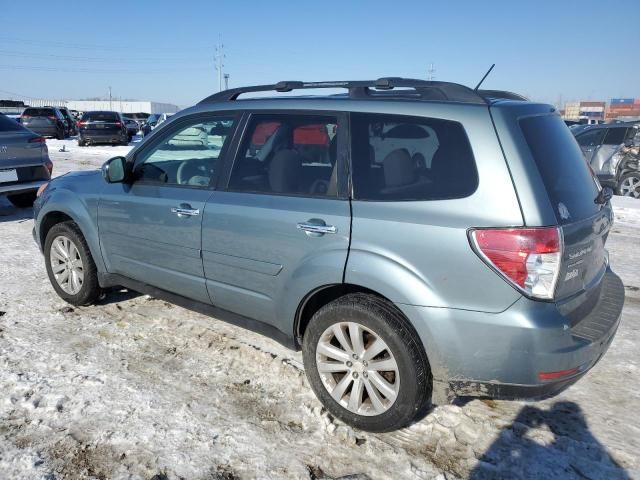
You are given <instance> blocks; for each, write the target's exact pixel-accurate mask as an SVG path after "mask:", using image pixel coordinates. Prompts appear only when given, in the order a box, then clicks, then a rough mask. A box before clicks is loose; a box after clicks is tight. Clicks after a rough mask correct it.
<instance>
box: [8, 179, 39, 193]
mask: <svg viewBox="0 0 640 480" xmlns="http://www.w3.org/2000/svg"><path fill="white" fill-rule="evenodd" d="M48 181H49V180H34V181H32V182H26V183H14V184H10V185H3V184H1V183H0V195H6V194H10V193H24V192H27V191H29V190H37V189H38V188H40V186H41V185H44V184H45V183H47V182H48Z"/></svg>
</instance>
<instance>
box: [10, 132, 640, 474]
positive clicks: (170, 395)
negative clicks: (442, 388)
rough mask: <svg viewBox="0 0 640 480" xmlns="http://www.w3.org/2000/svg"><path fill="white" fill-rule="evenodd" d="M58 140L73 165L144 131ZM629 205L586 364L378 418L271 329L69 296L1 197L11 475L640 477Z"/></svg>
mask: <svg viewBox="0 0 640 480" xmlns="http://www.w3.org/2000/svg"><path fill="white" fill-rule="evenodd" d="M47 143H48V145H49V151H50V155H51V157H52V159H53V160H54V162H55V167H54V172H55V173H56V174H62V173H64V172H66V171H69V170H73V169H87V168H96V167H99V166H100V164H101V163H102V162H103V161H104V160H106V159H108V158H110V157H112V156H115V155H122V154H124V153H125V152H126V151H127V150H128V148H130V147H77V145H76V144H75V142H74V141H72V140H65V141H55V140H53V141H47ZM62 145H65V147H66V150H67V152H59V151H58V150H59V149H60V148H62ZM614 206H615V210H616V214H617V220H616V223H615V225H614V227H613V230H612V233H611V235H610V238H609V243H608V246H609V250H610V253H611V262H612V264H613V266H614V269H616V271H617V272H618V273H619V274H620V275H621V276H622V279H623V281H624V284H625V286H626V289H627V292H626V293H627V299H626V304H625V308H624V312H623V317H624V318H623V322H622V325H621V327H620V330H619V332H618V335H617V337H616V339H615V340H614V342H613V344H612V346H611V348H610V349H609V352H608V353H607V355H606V356H605V357H604V358H603V360H602V361H601V362H600V363H599V364H598V365H597V366H596V367H595V368H594V369H593V370H592V371H591V372H590V373H589V374H588V375H587V376H586V377H585V378H583V379H582V380H581V381H580V382H578V383H577V384H576V385H575V386H573V387H571V388H570V389H569V390H567V391H566V392H564V393H563V394H561V395H560V396H558V397H555V398H552V399H549V400H546V401H543V402H529V403H527V402H502V401H479V400H473V401H469V402H466V403H465V402H460V403H459V404H458V405H452V406H443V407H437V408H435V410H434V411H433V412H432V413H431V414H430V415H429V416H427V417H426V418H425V419H423V420H422V421H421V422H419V423H417V424H415V425H413V426H411V427H409V428H407V429H404V430H402V431H399V432H395V433H389V434H383V435H376V434H368V433H365V432H361V431H357V430H354V429H352V428H350V427H347V426H345V425H344V424H342V423H341V422H339V421H338V420H335V419H333V418H332V417H331V416H330V415H328V414H327V412H325V411H324V409H323V408H322V407H321V405H320V404H319V402H318V401H317V400H316V399H315V397H314V395H313V394H312V392H311V390H310V388H309V385H308V383H307V381H306V379H305V376H304V372H303V371H302V365H301V358H300V355H299V354H297V353H294V352H291V351H289V350H287V349H285V348H283V347H281V346H280V345H278V344H277V343H275V342H273V341H271V340H269V339H267V338H265V337H261V336H259V335H257V334H254V333H251V332H248V331H244V330H242V329H240V328H236V327H233V326H231V325H228V324H225V323H223V322H220V321H218V320H215V319H212V318H208V317H204V316H202V315H199V314H196V313H192V312H189V311H187V310H184V309H182V308H179V307H176V306H172V305H169V304H167V303H165V302H162V301H159V300H155V299H151V298H149V297H146V296H140V295H136V294H134V293H129V292H112V293H110V294H109V295H108V296H107V297H106V298H105V299H104V300H103V301H102V302H101V304H100V305H96V306H92V307H83V308H72V307H70V306H68V305H67V304H65V303H64V302H63V301H61V300H60V299H59V298H58V297H57V296H56V294H55V293H54V291H53V289H52V288H51V286H50V285H49V281H48V279H47V276H46V273H45V270H44V266H43V260H42V257H41V255H40V252H39V251H38V249H37V247H36V246H35V245H34V244H33V242H32V239H31V228H32V222H31V219H30V217H31V211H30V210H28V209H23V210H19V209H15V208H13V207H11V206H10V204H9V203H8V202H7V201H6V200H5V199H0V235H1V238H2V242H1V243H0V258H2V263H1V264H0V479H2V480H4V479H17V480H22V479H25V480H26V479H30V480H31V479H46V480H54V479H57V480H61V479H67V478H68V479H151V478H153V479H154V480H162V479H170V480H174V479H179V478H184V479H189V480H190V479H235V478H272V479H286V478H295V479H301V478H311V479H329V478H340V477H344V478H351V479H355V478H361V479H365V478H371V479H387V478H389V479H405V478H406V479H412V478H416V479H430V478H439V479H444V478H447V479H451V478H474V479H483V478H501V479H502V478H504V479H510V478H532V479H537V478H545V479H552V478H563V479H564V478H569V479H584V478H589V479H626V478H640V457H639V455H638V452H639V451H640V417H639V416H638V415H637V410H638V407H640V377H639V373H640V365H639V357H638V348H637V345H638V344H639V343H640V289H639V287H640V272H639V269H638V267H639V266H640V251H639V248H638V247H639V246H640V242H639V241H638V239H639V235H640V201H638V200H633V199H626V198H625V199H623V198H614ZM346 476H348V477H346Z"/></svg>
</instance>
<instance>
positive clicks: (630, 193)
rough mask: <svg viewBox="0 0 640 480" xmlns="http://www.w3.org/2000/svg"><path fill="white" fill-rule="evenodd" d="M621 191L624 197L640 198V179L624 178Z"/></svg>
mask: <svg viewBox="0 0 640 480" xmlns="http://www.w3.org/2000/svg"><path fill="white" fill-rule="evenodd" d="M621 190H622V194H623V195H624V196H625V197H634V198H640V177H629V178H625V180H624V182H622V185H621Z"/></svg>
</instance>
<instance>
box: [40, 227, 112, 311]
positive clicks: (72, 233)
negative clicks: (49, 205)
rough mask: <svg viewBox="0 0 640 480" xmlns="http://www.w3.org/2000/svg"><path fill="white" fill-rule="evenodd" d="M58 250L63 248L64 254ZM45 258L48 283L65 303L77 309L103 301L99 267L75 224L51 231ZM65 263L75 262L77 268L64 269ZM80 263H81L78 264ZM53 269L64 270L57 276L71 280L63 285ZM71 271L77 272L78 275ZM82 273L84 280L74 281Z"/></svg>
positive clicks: (46, 245)
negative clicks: (65, 275) (97, 267)
mask: <svg viewBox="0 0 640 480" xmlns="http://www.w3.org/2000/svg"><path fill="white" fill-rule="evenodd" d="M54 242H55V246H54ZM59 242H62V244H60V243H59ZM58 247H62V250H59V249H58ZM52 248H53V249H55V250H54V251H55V252H56V254H52ZM65 250H66V254H65ZM44 258H45V265H46V268H47V275H49V281H50V282H51V285H53V288H54V290H55V291H56V293H57V294H58V296H60V298H62V299H63V300H64V301H65V302H67V303H70V304H71V305H76V306H81V305H91V304H93V303H95V301H96V300H97V299H98V298H99V297H100V294H101V289H100V285H99V284H98V273H97V269H96V264H95V263H94V261H93V258H92V257H91V252H90V251H89V247H88V246H87V242H86V240H85V238H84V236H83V235H82V232H80V229H79V228H78V226H77V225H76V224H75V223H74V222H71V221H68V222H62V223H58V224H56V225H54V226H53V227H51V229H50V230H49V232H48V233H47V238H46V239H45V242H44ZM52 259H53V260H52ZM65 259H70V260H71V261H74V262H76V263H75V266H74V265H73V264H71V265H70V264H67V265H66V266H65V267H63V265H64V260H65ZM78 260H79V261H80V263H77V262H78ZM54 265H56V266H58V267H60V268H62V270H60V273H58V275H59V276H62V275H63V274H64V272H65V271H66V273H67V278H68V279H69V280H68V281H67V282H64V281H62V282H61V281H59V279H57V278H56V274H54V270H53V268H54ZM69 267H71V269H70V268H69ZM78 267H80V268H78ZM72 270H75V274H74V273H73V271H72ZM79 270H80V273H81V280H78V282H73V281H72V279H73V278H74V277H75V278H76V279H78V273H79ZM63 278H64V277H63ZM78 287H79V288H78Z"/></svg>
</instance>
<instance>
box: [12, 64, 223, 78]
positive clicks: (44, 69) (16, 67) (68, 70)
mask: <svg viewBox="0 0 640 480" xmlns="http://www.w3.org/2000/svg"><path fill="white" fill-rule="evenodd" d="M207 68H211V67H203V68H195V69H194V68H186V69H185V68H182V67H180V68H179V69H146V70H128V69H123V68H119V69H113V70H106V69H92V68H60V67H44V66H35V65H7V64H0V69H2V70H31V71H38V72H65V73H108V74H112V75H118V74H129V73H130V74H153V73H176V74H182V73H185V72H204V71H205V70H206V69H207Z"/></svg>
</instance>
